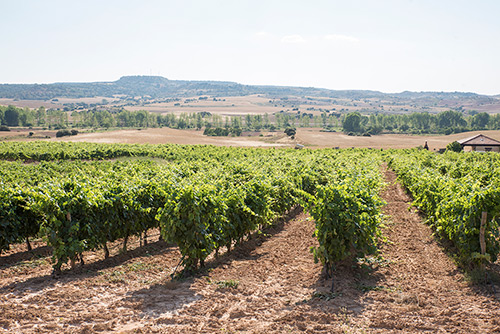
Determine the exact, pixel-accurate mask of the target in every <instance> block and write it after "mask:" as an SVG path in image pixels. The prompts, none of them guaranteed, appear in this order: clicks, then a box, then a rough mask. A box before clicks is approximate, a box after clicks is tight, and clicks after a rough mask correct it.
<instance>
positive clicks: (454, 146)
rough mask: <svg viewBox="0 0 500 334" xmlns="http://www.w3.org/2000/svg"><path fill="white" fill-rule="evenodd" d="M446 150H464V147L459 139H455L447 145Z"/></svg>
mask: <svg viewBox="0 0 500 334" xmlns="http://www.w3.org/2000/svg"><path fill="white" fill-rule="evenodd" d="M446 150H447V151H453V152H462V151H463V147H462V145H460V144H459V143H458V142H457V141H454V142H451V143H449V144H448V145H446Z"/></svg>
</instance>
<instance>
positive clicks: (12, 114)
mask: <svg viewBox="0 0 500 334" xmlns="http://www.w3.org/2000/svg"><path fill="white" fill-rule="evenodd" d="M4 118H5V123H6V124H7V126H18V125H19V111H18V110H17V108H16V107H14V106H8V107H7V110H5V114H4Z"/></svg>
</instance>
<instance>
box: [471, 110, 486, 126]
mask: <svg viewBox="0 0 500 334" xmlns="http://www.w3.org/2000/svg"><path fill="white" fill-rule="evenodd" d="M489 122H490V115H489V114H487V113H485V112H480V113H478V114H476V115H474V116H472V117H471V126H472V127H473V128H474V129H486V127H487V126H488V123H489Z"/></svg>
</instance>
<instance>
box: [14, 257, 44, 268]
mask: <svg viewBox="0 0 500 334" xmlns="http://www.w3.org/2000/svg"><path fill="white" fill-rule="evenodd" d="M49 263H50V259H49V258H47V257H41V258H35V259H31V260H27V261H21V262H19V263H17V264H16V265H14V266H13V268H14V269H18V270H22V269H25V268H36V267H39V266H43V265H46V264H49Z"/></svg>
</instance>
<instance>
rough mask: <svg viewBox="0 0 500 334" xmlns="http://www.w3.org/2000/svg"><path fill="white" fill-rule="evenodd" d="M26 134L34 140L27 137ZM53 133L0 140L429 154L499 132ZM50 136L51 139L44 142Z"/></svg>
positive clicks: (0, 135)
mask: <svg viewBox="0 0 500 334" xmlns="http://www.w3.org/2000/svg"><path fill="white" fill-rule="evenodd" d="M29 132H33V136H32V137H31V138H30V137H28V134H29ZM55 133H56V131H42V130H40V131H39V130H36V129H35V130H28V129H23V130H12V131H10V132H0V140H50V141H75V142H93V143H130V144H132V143H138V144H146V143H149V144H166V143H173V144H191V145H196V144H198V145H216V146H243V147H293V146H295V144H302V145H305V146H306V147H311V148H324V147H339V148H349V147H365V148H374V149H380V148H383V149H389V148H411V147H417V146H423V145H424V144H425V142H426V141H427V144H428V145H429V148H430V150H438V149H440V148H444V147H446V145H448V144H449V143H450V142H452V141H455V140H459V139H465V138H468V137H472V136H474V135H476V134H479V133H483V134H485V135H487V136H489V137H491V138H494V139H497V140H500V131H472V132H464V133H459V134H453V135H449V136H439V135H421V136H415V135H402V134H384V135H378V136H372V137H361V136H347V135H345V134H343V133H338V132H334V133H331V132H321V131H320V130H319V129H318V128H305V129H303V128H299V129H297V135H296V138H295V140H292V139H290V138H289V137H287V136H285V134H284V133H283V132H282V131H277V132H263V133H262V135H254V134H252V135H250V136H248V135H247V136H241V137H207V136H204V135H203V131H196V130H176V129H170V128H151V129H144V130H137V129H128V130H116V131H106V132H92V133H81V134H79V135H77V136H73V137H61V138H55ZM45 136H50V137H51V138H50V139H45Z"/></svg>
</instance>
